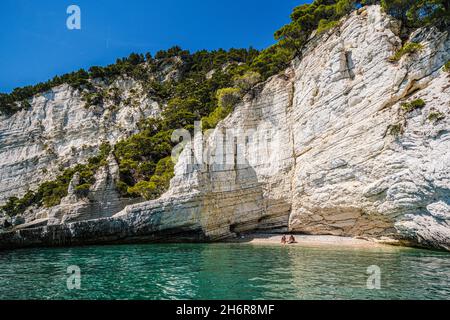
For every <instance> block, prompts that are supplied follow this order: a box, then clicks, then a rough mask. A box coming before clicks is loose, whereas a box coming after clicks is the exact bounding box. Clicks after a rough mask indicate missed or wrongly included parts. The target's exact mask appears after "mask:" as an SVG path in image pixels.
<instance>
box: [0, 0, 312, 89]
mask: <svg viewBox="0 0 450 320" xmlns="http://www.w3.org/2000/svg"><path fill="white" fill-rule="evenodd" d="M304 2H306V1H304V0H226V1H217V0H157V1H156V0H127V1H125V0H72V1H66V0H39V1H36V0H1V1H0V30H2V31H1V32H0V49H1V50H0V92H10V91H11V90H12V89H13V88H15V87H20V86H24V85H29V84H35V83H37V82H41V81H46V80H48V79H50V78H52V77H53V76H55V75H57V74H63V73H67V72H70V71H74V70H78V69H80V68H85V69H88V68H89V67H90V66H93V65H107V64H110V63H113V62H115V60H116V58H119V57H123V56H128V54H129V53H131V52H138V53H145V52H151V53H155V52H156V51H158V50H160V49H167V48H169V47H171V46H173V45H180V46H181V47H183V48H185V49H189V50H191V51H196V50H199V49H218V48H224V49H228V48H231V47H235V48H247V47H249V46H253V47H255V48H258V49H262V48H265V47H267V46H269V45H271V44H273V43H274V40H273V33H274V31H276V30H277V29H278V28H279V27H281V26H283V25H284V24H286V23H288V22H289V14H290V13H291V11H292V9H293V8H294V7H295V6H298V5H300V4H301V3H304ZM72 4H75V5H78V6H79V7H80V9H81V30H68V29H67V27H66V20H67V18H68V16H69V15H68V14H67V13H66V10H67V7H68V6H69V5H72Z"/></svg>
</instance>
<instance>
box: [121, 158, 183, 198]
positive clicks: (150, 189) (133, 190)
mask: <svg viewBox="0 0 450 320" xmlns="http://www.w3.org/2000/svg"><path fill="white" fill-rule="evenodd" d="M173 175H174V174H173V162H172V158H171V157H167V158H164V159H161V160H160V161H159V162H158V165H157V166H156V170H155V174H154V175H153V176H152V177H151V178H150V180H149V181H145V180H143V181H139V182H138V183H136V184H135V185H134V186H133V187H129V188H128V190H127V192H128V194H131V195H135V196H141V197H143V198H144V199H145V200H152V199H156V198H158V197H159V196H161V195H162V193H164V191H165V190H167V189H168V188H169V184H170V180H171V179H172V178H173Z"/></svg>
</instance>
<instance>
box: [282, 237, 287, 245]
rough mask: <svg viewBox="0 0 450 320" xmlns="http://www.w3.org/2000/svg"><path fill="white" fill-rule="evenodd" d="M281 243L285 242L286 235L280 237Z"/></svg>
mask: <svg viewBox="0 0 450 320" xmlns="http://www.w3.org/2000/svg"><path fill="white" fill-rule="evenodd" d="M281 244H286V236H283V237H281Z"/></svg>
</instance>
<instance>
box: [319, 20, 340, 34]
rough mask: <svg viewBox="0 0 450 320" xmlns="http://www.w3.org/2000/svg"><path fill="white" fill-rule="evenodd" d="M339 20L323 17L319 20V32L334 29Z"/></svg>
mask: <svg viewBox="0 0 450 320" xmlns="http://www.w3.org/2000/svg"><path fill="white" fill-rule="evenodd" d="M338 23H339V21H328V20H326V19H322V20H320V21H319V26H318V27H317V33H319V34H321V33H325V32H327V31H328V30H330V29H333V28H334V27H335V26H337V24H338Z"/></svg>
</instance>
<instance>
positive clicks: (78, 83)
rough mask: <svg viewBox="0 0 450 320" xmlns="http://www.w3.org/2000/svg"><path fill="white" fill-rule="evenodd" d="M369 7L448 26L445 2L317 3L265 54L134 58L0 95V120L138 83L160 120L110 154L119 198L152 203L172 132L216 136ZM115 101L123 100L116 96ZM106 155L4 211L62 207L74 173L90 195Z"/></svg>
mask: <svg viewBox="0 0 450 320" xmlns="http://www.w3.org/2000/svg"><path fill="white" fill-rule="evenodd" d="M367 4H381V6H382V7H383V8H384V10H385V11H386V12H387V13H388V14H390V15H392V16H394V17H396V18H398V19H399V20H401V21H402V22H403V26H404V28H406V29H408V30H410V29H413V28H417V27H420V26H425V25H431V24H433V25H436V26H443V25H448V22H449V4H448V1H445V0H419V1H417V0H414V1H413V0H393V1H387V0H381V1H377V0H361V1H353V0H315V1H313V2H312V3H311V4H303V5H300V6H298V7H296V8H295V9H294V10H293V12H292V14H291V20H292V21H291V22H290V23H289V24H287V25H286V26H284V27H282V28H281V29H280V30H278V31H277V32H276V33H275V39H276V40H277V43H276V44H275V45H273V46H271V47H269V48H267V49H265V50H263V51H258V50H255V49H252V48H250V49H231V50H229V51H225V50H222V49H219V50H216V51H212V52H208V51H206V50H202V51H198V52H195V53H190V52H189V51H186V50H183V49H181V48H180V47H173V48H170V49H169V50H166V51H159V52H158V53H156V55H155V56H154V57H152V55H151V54H149V53H147V54H145V55H143V54H136V53H133V54H131V55H130V56H129V57H127V58H123V59H118V60H117V62H116V63H115V64H112V65H109V66H106V67H98V66H95V67H92V68H90V69H89V70H88V71H85V70H79V71H78V72H75V73H71V74H68V75H64V76H61V77H55V78H54V79H52V80H50V81H48V82H45V83H40V84H38V85H36V86H29V87H24V88H19V89H15V90H14V91H13V92H12V93H11V94H0V112H1V113H3V114H12V113H14V112H16V111H18V110H20V109H23V108H28V107H30V104H29V101H28V99H30V98H31V97H32V96H33V95H36V94H38V93H42V92H44V91H47V90H50V89H51V88H52V87H54V86H57V85H60V84H63V83H67V84H69V85H70V86H72V87H73V88H75V89H79V90H82V91H83V92H84V93H83V96H84V100H85V101H86V107H89V106H90V105H100V104H102V103H103V100H104V99H105V93H104V92H102V91H99V90H98V89H97V88H96V86H95V85H94V84H93V81H92V80H93V79H102V80H103V81H104V82H105V83H112V82H113V81H114V80H115V79H117V78H119V77H126V78H132V79H134V80H136V81H138V82H139V83H140V84H141V85H142V87H143V88H144V92H145V94H147V95H148V96H149V97H152V98H153V99H157V100H159V102H160V104H161V105H162V106H164V108H163V110H162V114H161V117H159V118H150V119H145V120H143V121H142V122H141V123H139V129H140V132H139V133H138V134H135V135H133V136H131V137H128V138H127V139H124V140H123V141H120V142H119V143H117V144H116V145H115V146H114V147H113V148H112V149H111V150H112V151H113V153H114V155H115V157H116V159H117V161H118V163H119V169H120V179H119V181H117V187H118V189H119V190H120V192H121V193H122V195H123V196H132V197H134V196H140V197H143V198H145V199H154V198H157V197H159V196H160V195H161V193H163V192H164V191H165V190H166V189H167V187H168V184H169V181H170V179H171V178H172V176H173V163H171V161H170V154H171V150H172V148H173V146H174V143H173V142H172V141H171V135H172V132H173V130H175V129H179V128H185V129H187V130H190V131H192V130H193V123H194V121H198V120H202V121H203V125H204V129H208V128H214V127H215V126H216V125H217V123H218V122H219V121H220V120H222V119H224V118H225V117H226V116H227V115H228V114H229V113H230V112H232V111H233V109H234V107H235V105H236V104H237V103H238V102H239V100H240V99H241V98H242V96H243V95H245V94H246V93H247V92H249V90H251V89H252V87H254V85H256V84H257V83H258V82H261V81H264V80H265V79H267V78H268V77H270V76H272V75H274V74H277V73H278V72H280V71H282V70H284V69H285V68H286V67H287V66H288V64H289V63H290V61H291V60H292V59H293V58H294V57H296V56H301V55H302V52H303V50H304V48H305V45H306V44H307V43H308V42H309V41H310V39H311V34H313V33H314V32H316V33H317V34H322V33H324V32H326V31H327V30H330V29H331V28H334V27H335V26H336V25H338V24H339V21H340V19H341V18H342V17H344V16H346V15H347V14H349V13H350V12H352V11H353V10H355V9H358V8H360V7H361V6H362V5H367ZM418 50H420V45H419V44H415V43H406V44H405V45H404V46H403V48H401V49H400V50H399V52H397V54H396V55H395V56H394V57H393V60H399V59H400V58H401V57H402V56H403V55H404V54H412V53H414V52H417V51H418ZM171 63H172V64H173V63H177V71H178V76H177V77H175V78H169V79H164V80H160V79H157V77H155V74H157V73H158V72H161V70H162V69H164V66H166V65H167V64H171ZM113 96H114V95H113ZM114 100H120V98H118V97H117V96H115V99H114ZM116 102H117V104H119V103H120V101H116ZM400 131H401V128H391V132H392V133H396V132H400ZM105 151H106V148H105V149H104V150H103V151H101V152H100V155H99V156H98V157H96V158H94V159H90V160H89V161H88V164H86V165H78V166H76V167H75V168H72V169H68V170H66V171H64V173H63V174H62V175H61V176H59V177H58V178H57V179H56V180H55V181H52V182H46V183H44V184H42V185H41V186H40V187H39V188H38V190H37V191H36V192H31V191H30V192H29V193H27V194H26V195H25V196H24V197H23V198H21V199H18V198H11V199H9V200H8V202H7V204H6V205H5V206H4V207H2V208H1V209H2V210H3V211H4V212H6V213H8V214H10V215H14V214H18V213H21V212H23V211H24V210H25V209H26V208H27V207H29V206H31V205H45V206H47V207H51V206H54V205H57V204H59V203H60V201H61V199H62V198H63V197H64V196H65V195H67V187H68V184H69V182H70V180H71V179H72V177H73V175H74V174H75V173H76V172H78V173H79V174H80V184H79V186H77V188H78V189H77V190H78V191H79V192H80V193H81V194H85V192H86V191H87V190H89V187H90V186H91V185H92V183H93V182H94V181H93V179H92V177H93V176H94V174H95V171H96V170H98V169H99V168H100V166H101V165H103V164H104V160H105V157H106V156H107V155H106V153H105ZM108 152H109V149H108Z"/></svg>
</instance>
